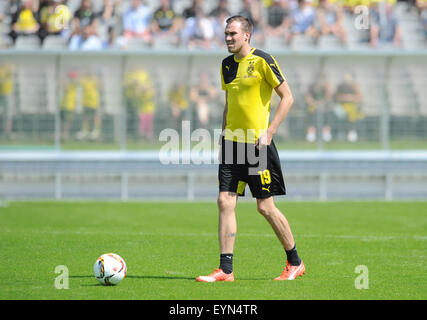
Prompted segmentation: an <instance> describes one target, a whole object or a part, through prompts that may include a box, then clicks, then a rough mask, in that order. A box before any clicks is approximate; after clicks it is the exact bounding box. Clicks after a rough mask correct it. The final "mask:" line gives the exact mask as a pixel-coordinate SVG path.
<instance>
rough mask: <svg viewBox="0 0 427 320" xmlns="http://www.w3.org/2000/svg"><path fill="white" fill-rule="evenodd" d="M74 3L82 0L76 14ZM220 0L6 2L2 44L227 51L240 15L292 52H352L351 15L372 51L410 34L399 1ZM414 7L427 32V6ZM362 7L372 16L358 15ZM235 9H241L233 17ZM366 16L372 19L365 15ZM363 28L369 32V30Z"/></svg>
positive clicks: (257, 38) (420, 1)
mask: <svg viewBox="0 0 427 320" xmlns="http://www.w3.org/2000/svg"><path fill="white" fill-rule="evenodd" d="M71 1H72V2H73V4H75V3H76V1H79V4H78V7H77V9H75V10H73V11H74V12H72V11H71V10H72V9H71V8H70V2H71ZM206 1H207V0H206ZM215 1H216V2H215V5H214V6H212V3H213V2H214V1H209V6H206V2H205V1H203V0H193V2H192V3H191V5H190V6H189V7H187V8H182V10H180V12H176V11H175V9H174V8H176V7H177V5H176V3H177V2H180V0H159V1H155V2H152V1H147V0H2V5H0V27H1V26H3V27H4V24H5V23H3V22H2V20H4V19H5V17H6V16H10V17H11V19H9V20H8V21H10V22H9V24H10V26H9V30H8V32H7V36H8V37H9V39H10V42H9V44H8V43H7V41H3V42H4V43H3V45H2V46H3V47H7V46H10V47H13V46H14V43H15V42H16V40H17V39H18V38H19V37H25V36H37V37H38V38H39V40H40V44H43V42H44V40H45V39H46V38H47V37H49V36H58V37H60V38H62V39H64V41H65V43H66V46H68V48H69V49H71V50H100V49H108V48H113V49H126V48H128V47H129V48H130V47H132V44H133V43H139V44H140V45H146V46H147V47H149V46H153V45H156V44H159V43H161V44H167V45H168V46H170V47H174V46H179V47H184V48H189V49H192V48H197V49H212V48H221V47H223V46H224V44H223V43H224V39H223V38H224V36H223V34H224V26H225V20H226V19H227V18H228V17H229V16H231V15H234V14H240V15H244V16H247V17H248V18H250V19H251V21H252V22H253V24H254V33H253V38H252V41H254V42H255V43H256V44H258V45H262V44H263V43H264V41H265V40H266V39H267V38H279V39H282V40H283V43H284V46H286V45H290V44H291V43H292V41H293V39H294V38H295V37H297V36H300V35H304V36H305V37H306V38H309V39H311V40H312V41H313V43H317V41H318V40H319V39H320V38H321V37H322V36H325V35H331V36H333V37H336V38H337V39H338V40H339V42H340V43H341V45H342V46H343V47H345V46H346V45H347V38H348V37H347V36H348V33H349V32H357V30H356V28H353V30H348V29H349V27H348V25H345V23H344V18H345V17H350V18H351V19H352V21H354V22H356V21H359V22H360V20H363V19H365V18H366V19H368V21H367V22H366V26H367V29H368V32H367V38H366V39H365V41H366V42H369V44H370V45H371V46H372V47H378V46H380V45H381V44H382V43H390V44H392V45H394V46H395V47H401V46H402V30H401V27H400V23H399V20H398V18H397V17H396V15H395V13H394V7H395V4H396V2H397V0H241V2H240V4H239V6H235V5H234V4H233V5H230V2H231V1H227V0H215ZM95 2H96V3H97V4H99V3H101V2H102V6H99V5H97V6H94V3H95ZM153 3H154V5H153ZM412 3H413V8H415V10H416V11H417V14H418V15H419V20H420V26H421V28H423V29H424V33H425V34H427V1H426V0H414V1H412ZM383 4H384V5H383ZM155 5H157V7H155ZM360 5H363V6H365V8H366V9H367V11H355V8H356V7H357V6H360ZM95 7H96V8H95ZM99 7H100V9H99ZM206 8H208V9H206ZM212 8H213V9H212ZM230 8H234V9H235V8H237V9H236V10H234V11H233V12H231V11H230ZM360 12H361V13H360ZM365 13H368V14H367V16H366V17H361V18H360V17H358V16H357V15H358V14H359V16H360V14H362V15H363V14H365ZM359 18H360V19H359ZM362 22H363V21H362ZM363 23H365V22H363ZM353 25H355V24H354V23H353ZM350 29H351V28H350ZM361 29H366V28H364V27H363V25H362V27H361ZM362 31H363V30H362ZM2 33H3V34H4V32H2ZM3 38H4V37H3ZM426 38H427V36H426Z"/></svg>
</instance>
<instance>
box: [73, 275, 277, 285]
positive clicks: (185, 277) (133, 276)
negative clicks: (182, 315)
mask: <svg viewBox="0 0 427 320" xmlns="http://www.w3.org/2000/svg"><path fill="white" fill-rule="evenodd" d="M70 278H93V276H92V275H75V276H70ZM126 278H128V279H158V280H192V281H196V277H195V276H192V277H190V276H180V275H177V276H173V275H167V276H159V275H132V274H129V275H126ZM269 280H272V279H271V278H236V281H269ZM98 285H101V284H93V285H90V286H98Z"/></svg>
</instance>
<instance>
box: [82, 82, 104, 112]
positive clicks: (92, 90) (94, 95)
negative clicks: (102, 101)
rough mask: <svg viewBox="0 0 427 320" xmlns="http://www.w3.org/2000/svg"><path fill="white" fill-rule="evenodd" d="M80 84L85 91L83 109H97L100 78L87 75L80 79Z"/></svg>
mask: <svg viewBox="0 0 427 320" xmlns="http://www.w3.org/2000/svg"><path fill="white" fill-rule="evenodd" d="M80 84H81V86H82V91H83V93H82V94H83V99H82V104H83V107H85V108H91V109H97V108H98V107H99V91H98V78H97V77H96V76H92V75H86V76H83V77H82V78H81V79H80Z"/></svg>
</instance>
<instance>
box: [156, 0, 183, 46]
mask: <svg viewBox="0 0 427 320" xmlns="http://www.w3.org/2000/svg"><path fill="white" fill-rule="evenodd" d="M180 26H181V21H180V19H179V18H178V17H177V15H176V14H175V11H173V9H172V8H171V6H170V0H161V2H160V7H159V8H158V9H157V10H156V11H155V12H154V15H153V22H152V29H153V34H155V35H156V37H158V36H160V37H169V38H171V39H172V40H173V42H174V43H175V44H177V43H178V31H179V29H180Z"/></svg>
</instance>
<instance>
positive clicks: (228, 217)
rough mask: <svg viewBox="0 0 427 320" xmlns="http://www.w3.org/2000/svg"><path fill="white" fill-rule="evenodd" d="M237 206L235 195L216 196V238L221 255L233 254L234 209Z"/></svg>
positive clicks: (223, 193) (234, 232) (220, 194)
mask: <svg viewBox="0 0 427 320" xmlns="http://www.w3.org/2000/svg"><path fill="white" fill-rule="evenodd" d="M236 204H237V194H236V193H232V192H228V191H227V192H220V193H219V196H218V209H219V223H218V238H219V249H220V252H221V253H233V251H234V240H235V238H236V232H237V223H236V213H235V211H234V209H235V208H236Z"/></svg>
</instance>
